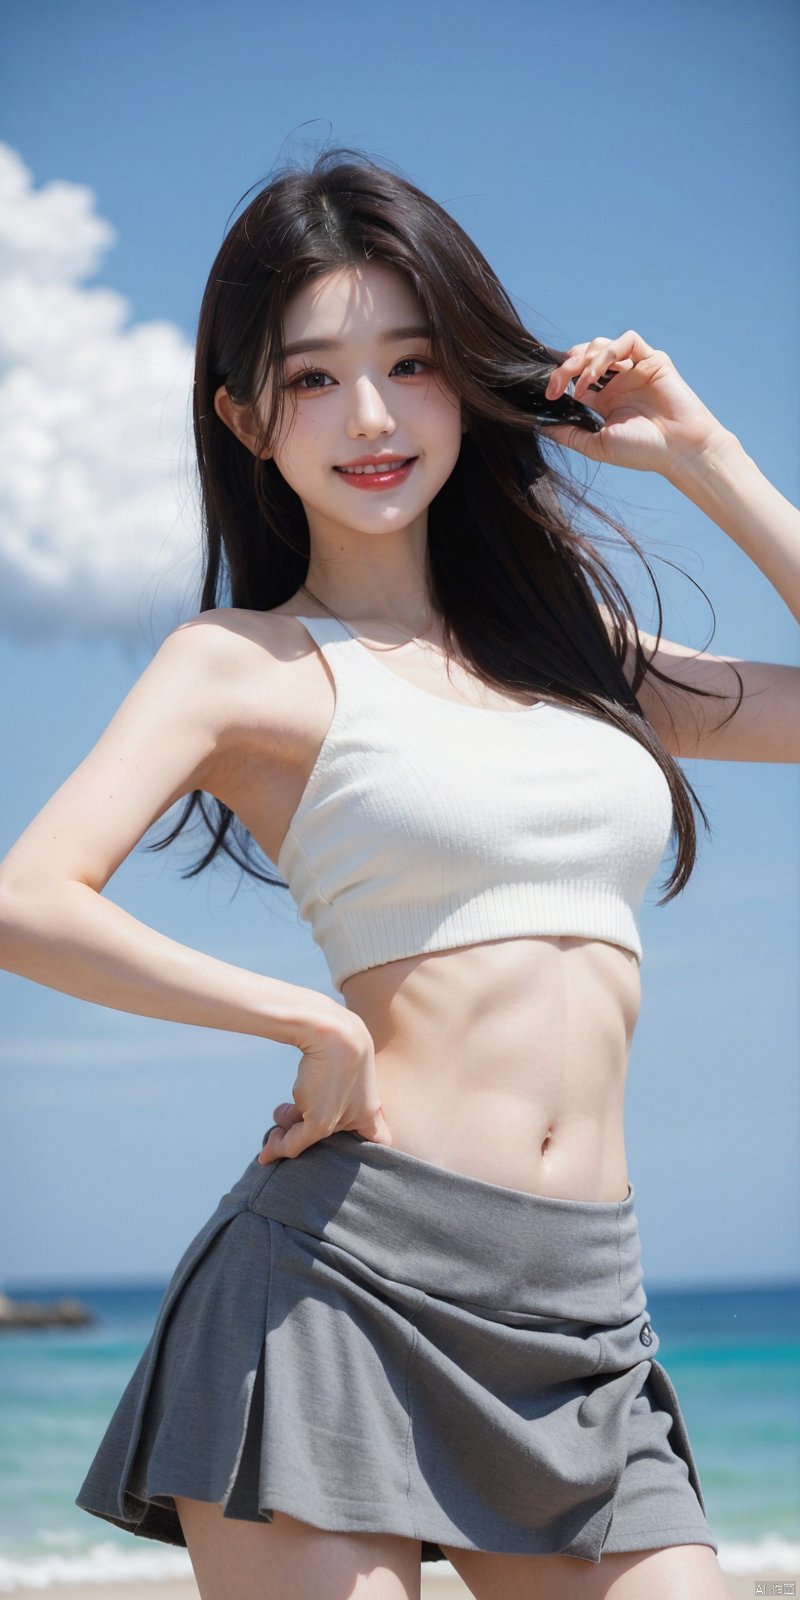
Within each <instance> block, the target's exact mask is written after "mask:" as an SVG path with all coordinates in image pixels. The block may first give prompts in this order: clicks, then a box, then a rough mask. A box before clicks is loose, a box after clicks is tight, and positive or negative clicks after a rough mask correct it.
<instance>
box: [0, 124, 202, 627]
mask: <svg viewBox="0 0 800 1600" xmlns="http://www.w3.org/2000/svg"><path fill="white" fill-rule="evenodd" d="M94 207H95V196H94V195H93V193H92V191H91V190H90V189H89V188H87V187H85V186H84V185H81V184H74V183H63V182H51V183H47V184H44V185H43V186H42V187H41V188H39V189H35V188H34V186H33V178H32V174H31V173H30V172H29V171H28V169H27V167H26V166H25V165H24V163H23V162H22V161H21V160H20V157H19V156H18V155H17V153H16V151H14V150H12V149H11V148H10V147H9V146H8V145H5V144H2V143H0V626H2V627H4V628H5V629H6V630H7V631H9V632H11V633H13V634H15V635H17V636H18V637H24V638H28V639H35V638H36V637H42V636H46V637H50V636H52V634H53V633H55V632H59V631H62V630H67V631H72V632H75V633H80V634H82V635H85V636H94V637H115V638H118V639H120V640H121V641H122V642H124V643H125V644H129V645H133V644H135V643H142V642H145V643H147V644H148V645H155V644H156V643H158V642H160V639H161V638H163V636H164V634H165V633H166V632H168V631H169V629H170V628H171V627H173V626H174V625H175V623H176V622H177V621H179V620H180V619H181V618H182V617H185V616H188V615H191V614H192V612H194V611H195V610H196V609H197V605H198V583H199V575H200V561H201V546H200V534H199V528H200V522H199V510H198V506H197V494H196V489H195V483H194V471H195V468H194V457H193V442H192V437H191V410H190V397H191V385H192V363H193V351H192V348H191V346H190V344H189V343H188V342H187V340H186V339H185V337H184V335H183V333H182V332H181V330H180V329H179V328H177V327H176V326H175V325H174V324H173V323H170V322H167V321H163V322H140V323H131V321H130V306H129V304H128V302H127V300H125V299H124V297H123V296H122V295H120V294H118V293H116V291H114V290H111V289H107V288H103V287H101V286H97V285H92V286H88V285H87V283H86V281H85V280H86V279H87V278H90V277H92V276H94V275H95V274H96V273H97V271H98V268H99V265H100V263H101V261H102V258H103V256H104V254H105V252H106V251H107V250H108V248H109V247H110V245H111V244H113V243H114V241H115V239H116V234H115V230H114V229H113V228H112V227H111V225H110V224H109V223H108V222H107V221H105V220H104V219H103V218H102V217H100V216H98V215H97V214H96V211H95V209H94Z"/></svg>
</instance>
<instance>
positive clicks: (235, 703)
mask: <svg viewBox="0 0 800 1600" xmlns="http://www.w3.org/2000/svg"><path fill="white" fill-rule="evenodd" d="M171 638H172V639H173V640H174V641H176V643H177V641H178V640H180V641H181V643H180V644H179V645H178V646H177V647H178V648H180V649H183V650H185V651H187V652H189V654H190V657H193V658H194V659H195V660H196V662H197V665H198V670H199V671H200V673H201V674H207V675H208V680H207V681H210V682H213V685H214V690H215V693H216V695H217V698H218V703H219V708H220V709H219V713H218V714H219V720H220V727H219V730H218V732H219V738H220V744H221V745H222V746H224V745H225V744H228V743H231V742H232V743H234V744H235V743H236V742H237V741H238V739H239V738H240V737H241V736H246V735H247V734H248V733H251V734H255V735H257V736H258V735H260V734H263V733H267V732H269V730H270V729H273V730H276V731H278V730H279V729H280V727H281V724H282V720H283V717H282V707H285V706H286V699H287V694H286V692H287V690H289V689H290V683H291V678H292V674H291V671H290V668H291V664H292V662H294V661H295V660H296V659H297V658H298V657H299V656H301V655H307V654H308V649H309V646H310V641H309V640H308V636H307V635H306V634H305V632H304V630H303V629H302V628H300V627H298V626H297V624H296V622H295V621H294V618H293V616H292V614H291V613H290V612H288V611H284V610H282V609H280V608H277V609H275V610H270V611H255V610H247V609H245V608H244V607H239V606H217V607H215V608H213V609H211V610H208V611H201V612H199V613H198V615H197V616H195V617H190V618H189V620H188V621H186V622H182V623H181V624H180V625H179V626H178V627H177V628H175V630H174V632H173V634H172V635H171ZM312 648H313V647H312Z"/></svg>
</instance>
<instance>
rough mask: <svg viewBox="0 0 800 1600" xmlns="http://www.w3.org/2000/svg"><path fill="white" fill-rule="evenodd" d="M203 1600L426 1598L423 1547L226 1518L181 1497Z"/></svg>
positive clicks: (384, 1536)
mask: <svg viewBox="0 0 800 1600" xmlns="http://www.w3.org/2000/svg"><path fill="white" fill-rule="evenodd" d="M175 1509H176V1511H177V1513H178V1518H179V1520H180V1524H181V1528H182V1530H183V1534H184V1538H185V1539H186V1544H187V1547H188V1550H189V1555H190V1557H191V1562H192V1566H193V1568H194V1574H195V1577H196V1579H197V1586H198V1588H199V1590H200V1597H201V1600H231V1596H232V1595H235V1596H236V1600H286V1596H287V1595H291V1597H292V1600H344V1596H345V1595H346V1596H348V1597H349V1596H351V1595H352V1596H353V1597H354V1600H419V1596H420V1565H421V1558H422V1546H421V1543H420V1541H419V1540H418V1539H405V1538H402V1537H401V1536H400V1535H399V1534H388V1533H330V1532H328V1531H327V1530H326V1529H324V1528H314V1527H312V1526H311V1524H310V1523H308V1522H300V1521H299V1520H298V1519H297V1518H296V1517H290V1516H287V1515H286V1514H285V1513H284V1512H282V1511H276V1512H275V1513H274V1515H273V1520H272V1522H244V1521H240V1520H239V1519H238V1518H235V1517H226V1516H223V1512H222V1507H221V1506H219V1505H214V1504H212V1503H211V1502H209V1501H207V1500H188V1499H185V1498H183V1497H182V1496H178V1495H176V1496H175Z"/></svg>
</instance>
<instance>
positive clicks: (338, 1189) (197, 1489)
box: [76, 1133, 718, 1562]
mask: <svg viewBox="0 0 800 1600" xmlns="http://www.w3.org/2000/svg"><path fill="white" fill-rule="evenodd" d="M634 1203H635V1192H634V1189H633V1187H632V1186H631V1187H630V1188H629V1192H628V1195H627V1197H626V1198H625V1199H624V1200H621V1201H583V1200H564V1199H554V1198H552V1197H550V1196H546V1195H539V1194H527V1193H525V1192H523V1191H522V1190H518V1189H506V1188H503V1187H501V1186H498V1185H495V1184H492V1183H486V1182H484V1181H483V1180H481V1179H477V1178H472V1177H465V1176H462V1175H461V1174H460V1173H456V1172H451V1171H449V1170H448V1169H446V1168H444V1167H438V1166H434V1165H432V1164H431V1163H429V1162H427V1161H422V1160H420V1159H418V1158H417V1157H416V1156H411V1155H407V1154H406V1153H405V1152H404V1151H400V1150H396V1149H394V1148H393V1147H391V1146H388V1145H380V1144H375V1143H373V1142H372V1141H370V1140H367V1139H363V1138H362V1137H361V1135H360V1134H356V1133H335V1134H332V1135H330V1136H329V1137H328V1138H326V1139H322V1140H320V1141H319V1142H318V1143H317V1144H314V1145H311V1146H310V1147H309V1148H308V1149H307V1150H305V1151H303V1153H302V1154H301V1155H299V1156H296V1157H285V1158H283V1159H281V1160H277V1161H274V1162H272V1163H271V1165H269V1166H267V1167H261V1166H259V1165H258V1162H257V1160H256V1159H255V1157H254V1158H253V1160H252V1161H251V1162H250V1163H249V1164H248V1166H247V1167H246V1169H245V1171H244V1173H243V1174H242V1176H241V1178H239V1179H238V1181H237V1182H236V1183H235V1184H234V1185H233V1187H232V1188H231V1189H230V1190H229V1192H228V1193H227V1194H225V1195H223V1196H222V1198H221V1200H220V1201H219V1204H218V1206H217V1208H216V1210H215V1211H214V1213H213V1215H212V1216H211V1217H210V1218H209V1220H208V1221H207V1222H206V1224H205V1225H204V1226H203V1227H202V1228H201V1229H200V1232H199V1233H198V1234H197V1235H196V1236H195V1238H194V1239H193V1240H192V1242H191V1243H190V1244H189V1246H188V1247H187V1249H186V1250H185V1252H184V1254H183V1256H182V1257H181V1260H180V1261H179V1262H178V1265H177V1267H176V1268H175V1271H174V1273H173V1275H172V1278H171V1280H170V1283H169V1285H168V1287H167V1289H166V1292H165V1294H164V1298H163V1300H162V1302H161V1306H160V1309H159V1312H158V1316H157V1319H156V1323H155V1326H154V1329H153V1333H152V1336H151V1338H150V1341H149V1343H148V1345H147V1348H146V1349H145V1351H144V1352H143V1354H142V1356H141V1359H140V1360H139V1363H138V1365H137V1367H136V1369H135V1371H134V1373H133V1375H132V1377H131V1379H130V1382H129V1383H128V1386H127V1388H126V1389H125V1392H124V1393H123V1395H122V1397H121V1399H120V1401H119V1403H118V1405H117V1408H116V1410H115V1411H114V1413H113V1415H112V1417H111V1420H110V1422H109V1424H108V1428H107V1430H106V1432H105V1435H104V1436H103V1438H102V1440H101V1443H100V1446H99V1448H98V1451H97V1454H96V1456H95V1458H94V1460H93V1462H92V1464H91V1466H90V1468H89V1471H88V1474H87V1476H86V1479H85V1481H84V1483H83V1485H82V1487H81V1489H80V1492H79V1494H78V1495H77V1498H76V1504H77V1505H79V1506H81V1507H82V1508H83V1509H84V1510H85V1511H88V1512H91V1513H92V1514H94V1515H95V1516H99V1517H104V1518H106V1519H107V1520H108V1521H109V1522H113V1523H115V1524H116V1525H117V1526H119V1527H122V1528H126V1529H128V1530H129V1531H130V1532H132V1533H134V1534H141V1535H144V1536H145V1537H147V1538H151V1539H160V1540H162V1541H164V1542H165V1543H168V1544H179V1545H182V1544H185V1539H184V1537H183V1533H182V1530H181V1526H180V1522H179V1520H178V1517H177V1515H176V1511H175V1505H174V1498H173V1497H174V1496H175V1495H186V1496H189V1497H190V1498H192V1499H196V1500H206V1501H213V1502H217V1503H218V1504H219V1505H220V1506H221V1507H222V1509H223V1512H224V1514H225V1516H227V1517H233V1518H240V1519H244V1520H247V1521H262V1522H264V1523H269V1522H271V1521H272V1516H273V1512H275V1511H279V1512H285V1513H289V1515H291V1516H293V1517H298V1518H300V1519H301V1520H303V1521H305V1522H309V1523H312V1524H313V1525H314V1526H315V1527H317V1528H324V1529H329V1530H338V1531H342V1532H350V1533H352V1532H358V1531H365V1532H367V1531H368V1532H371V1533H376V1532H383V1533H391V1534H401V1535H405V1536H406V1537H408V1538H412V1539H417V1540H419V1541H420V1542H421V1556H422V1560H423V1561H436V1560H441V1559H444V1552H443V1550H442V1548H441V1547H442V1545H454V1546H458V1547H461V1548H463V1549H469V1550H487V1551H497V1552H508V1553H509V1554H532V1555H552V1554H556V1553H563V1554H567V1555H573V1556H578V1557H582V1558H583V1559H584V1560H587V1561H593V1562H597V1561H599V1560H600V1559H601V1556H602V1555H603V1554H605V1553H608V1552H612V1551H613V1552H619V1551H627V1550H644V1549H654V1548H663V1547H664V1546H666V1545H676V1544H685V1543H695V1544H707V1545H710V1546H711V1548H712V1549H713V1550H714V1551H717V1549H718V1546H717V1543H716V1541H715V1539H714V1537H713V1534H712V1531H711V1528H710V1526H709V1523H708V1521H707V1519H706V1514H705V1504H704V1500H703V1495H702V1490H701V1486H700V1479H699V1475H698V1471H697V1466H696V1463H695V1460H694V1457H693V1454H692V1450H691V1446H690V1443H689V1438H688V1434H687V1431H686V1425H685V1422H684V1418H683V1415H682V1413H681V1408H680V1404H679V1400H678V1396H677V1393H676V1391H675V1388H674V1386H673V1384H672V1381H671V1379H670V1377H669V1376H668V1374H667V1372H666V1371H665V1369H664V1368H663V1367H662V1366H661V1364H660V1362H658V1361H657V1360H656V1359H655V1356H656V1352H657V1350H658V1348H659V1338H658V1334H657V1332H656V1330H655V1328H654V1327H653V1325H652V1323H651V1321H650V1319H649V1316H648V1310H647V1301H646V1296H645V1292H644V1287H643V1280H642V1267H641V1255H640V1239H639V1227H638V1221H637V1218H636V1215H635V1210H634Z"/></svg>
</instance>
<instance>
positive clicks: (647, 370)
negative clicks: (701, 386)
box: [537, 329, 729, 474]
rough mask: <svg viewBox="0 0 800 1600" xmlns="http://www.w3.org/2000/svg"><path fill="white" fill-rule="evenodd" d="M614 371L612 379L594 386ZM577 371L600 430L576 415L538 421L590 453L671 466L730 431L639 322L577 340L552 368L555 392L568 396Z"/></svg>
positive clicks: (552, 395)
mask: <svg viewBox="0 0 800 1600" xmlns="http://www.w3.org/2000/svg"><path fill="white" fill-rule="evenodd" d="M606 375H607V382H606V383H605V385H604V387H602V388H601V389H599V390H598V389H595V388H593V387H592V385H594V384H596V383H597V380H598V379H599V378H603V377H605V376H606ZM573 378H574V379H576V380H577V381H576V383H575V388H574V390H573V391H572V394H573V399H575V400H582V401H583V403H584V405H587V406H589V407H591V410H592V411H596V412H597V413H598V415H599V416H601V417H602V418H603V427H602V428H601V429H600V430H599V432H597V433H589V432H588V431H587V430H586V429H585V428H576V427H574V426H573V425H572V424H571V423H537V428H538V427H541V428H542V429H543V431H544V433H545V436H546V437H547V438H552V439H555V441H556V443H557V444H563V445H566V446H567V448H568V449H570V450H577V451H578V452H579V454H580V455H583V456H588V458H589V460H590V461H604V462H606V463H607V464H608V465H609V466H612V467H632V468H633V469H634V470H637V471H639V472H661V473H664V474H668V473H671V472H673V471H674V470H675V468H676V466H678V465H679V464H680V463H681V461H684V460H691V459H692V458H694V457H696V456H698V455H700V453H701V452H702V451H704V450H705V449H707V448H708V447H709V446H713V445H714V443H715V442H716V441H717V440H719V439H720V438H722V437H723V436H724V435H726V434H728V433H729V430H728V429H727V428H724V427H723V425H722V423H721V422H719V421H718V420H717V418H716V417H715V416H714V415H713V413H712V412H711V411H709V409H708V407H707V406H704V405H703V402H702V400H701V399H700V398H699V396H698V395H696V394H695V393H694V390H693V389H690V388H689V385H688V383H684V380H683V378H682V377H681V375H680V373H679V372H677V371H676V369H675V367H674V366H673V364H672V362H671V361H670V358H669V356H668V355H667V354H666V352H665V351H664V350H654V349H653V348H652V346H651V345H649V344H647V343H646V341H645V340H644V339H643V338H642V337H641V335H640V334H638V333H634V332H633V330H632V329H629V331H628V332H627V333H621V334H620V335H619V337H618V338H616V339H600V338H598V339H592V340H590V342H589V343H588V344H575V345H573V346H572V347H571V349H570V351H569V354H568V356H567V358H566V360H565V361H563V362H562V363H561V366H560V367H556V368H555V370H554V372H553V373H552V375H551V378H550V382H549V383H548V385H547V389H546V390H545V394H546V396H547V398H548V399H549V400H553V399H556V398H558V397H559V396H561V395H562V394H563V393H564V391H565V389H566V388H567V386H568V384H569V383H570V382H571V380H572V379H573Z"/></svg>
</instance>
